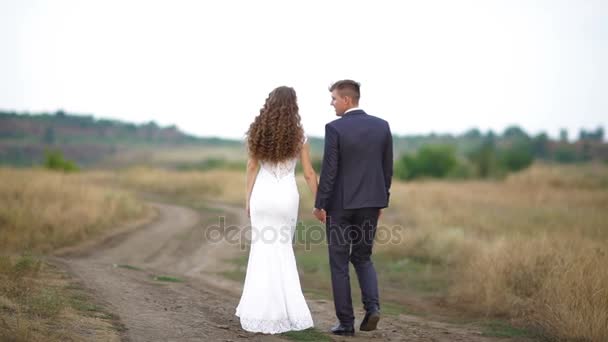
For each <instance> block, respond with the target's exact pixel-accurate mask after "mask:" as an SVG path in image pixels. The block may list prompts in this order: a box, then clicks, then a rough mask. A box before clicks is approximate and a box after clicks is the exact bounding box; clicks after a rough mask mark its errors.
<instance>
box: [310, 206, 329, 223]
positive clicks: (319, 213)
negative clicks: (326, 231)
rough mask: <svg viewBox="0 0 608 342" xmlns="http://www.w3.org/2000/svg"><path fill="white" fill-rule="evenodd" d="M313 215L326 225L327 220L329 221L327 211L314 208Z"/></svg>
mask: <svg viewBox="0 0 608 342" xmlns="http://www.w3.org/2000/svg"><path fill="white" fill-rule="evenodd" d="M312 214H313V215H315V217H316V218H317V220H319V221H321V222H323V223H325V220H326V219H327V213H326V212H325V210H323V209H317V208H314V209H313V210H312Z"/></svg>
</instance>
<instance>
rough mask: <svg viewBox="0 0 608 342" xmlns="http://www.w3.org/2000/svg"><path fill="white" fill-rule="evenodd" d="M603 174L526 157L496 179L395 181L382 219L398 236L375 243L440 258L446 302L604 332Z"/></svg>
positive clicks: (542, 324) (606, 237)
mask: <svg viewBox="0 0 608 342" xmlns="http://www.w3.org/2000/svg"><path fill="white" fill-rule="evenodd" d="M607 174H608V167H606V166H602V165H586V166H577V167H566V168H563V167H555V166H547V165H535V166H534V167H532V168H531V169H530V170H528V171H526V172H523V173H520V174H516V175H514V176H512V177H510V178H508V179H507V180H506V181H505V182H477V181H475V182H420V183H408V184H399V183H398V184H396V186H395V187H394V189H393V191H392V194H393V195H392V205H391V206H392V207H393V209H392V210H390V211H389V212H388V215H387V217H386V219H390V220H392V222H393V223H398V224H400V225H402V226H403V227H404V228H403V229H404V231H403V236H402V237H403V239H402V240H401V242H400V243H398V244H395V245H384V246H379V248H378V251H379V253H388V254H391V255H394V256H401V257H404V258H405V257H409V258H417V259H422V260H429V261H432V262H435V263H439V264H442V265H444V266H445V267H446V268H448V269H449V270H450V279H449V280H450V283H451V286H450V289H449V302H451V303H452V304H453V305H457V306H461V307H464V308H466V309H468V310H471V311H474V312H478V313H482V314H485V315H488V316H503V317H510V318H511V319H513V320H514V321H516V322H519V323H520V324H523V325H526V326H529V327H533V328H539V329H541V330H542V331H543V332H544V333H545V334H546V335H548V336H551V337H554V338H558V339H561V338H563V339H579V340H586V341H598V342H599V341H607V340H608V267H606V266H605V265H607V264H608V248H607V247H606V246H607V244H606V242H607V241H608V212H607V211H606V208H608V186H607V184H608V183H607V182H606V175H607ZM396 209H398V210H396Z"/></svg>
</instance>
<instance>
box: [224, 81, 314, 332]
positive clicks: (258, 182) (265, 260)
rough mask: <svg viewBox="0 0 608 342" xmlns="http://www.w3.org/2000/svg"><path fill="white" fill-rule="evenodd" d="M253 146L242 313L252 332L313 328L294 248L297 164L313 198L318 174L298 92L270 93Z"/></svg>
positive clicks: (253, 131)
mask: <svg viewBox="0 0 608 342" xmlns="http://www.w3.org/2000/svg"><path fill="white" fill-rule="evenodd" d="M247 147H248V150H249V160H248V162H247V196H246V210H247V215H248V216H249V217H250V219H251V249H250V251H249V261H248V263H247V275H246V277H245V284H244V286H243V294H242V296H241V300H240V302H239V304H238V306H237V308H236V315H237V316H238V317H239V318H240V321H241V326H242V327H243V329H245V330H247V331H250V332H260V333H266V334H277V333H282V332H286V331H290V330H303V329H307V328H310V327H312V326H313V321H312V317H311V315H310V310H309V309H308V306H307V304H306V301H305V299H304V295H303V294H302V289H301V287H300V279H299V276H298V269H297V267H296V260H295V257H294V253H293V246H292V238H293V235H294V232H295V227H296V221H297V216H298V206H299V202H300V197H299V193H298V188H297V186H296V179H295V175H294V173H295V172H294V171H295V168H296V163H297V160H298V159H300V162H301V164H302V169H303V171H304V178H305V179H306V183H307V184H308V187H309V189H310V191H311V192H312V194H313V198H314V197H315V195H316V192H317V175H316V174H315V171H314V169H313V168H312V164H311V161H310V147H309V145H308V143H307V139H306V137H305V135H304V130H303V129H302V124H301V123H300V115H299V113H298V105H297V100H296V92H295V91H294V89H293V88H290V87H278V88H276V89H274V90H273V91H272V92H271V93H270V94H269V96H268V98H267V99H266V103H265V104H264V107H263V108H262V109H261V110H260V114H259V115H258V116H257V117H256V118H255V120H254V121H253V123H252V124H251V126H250V127H249V131H248V132H247Z"/></svg>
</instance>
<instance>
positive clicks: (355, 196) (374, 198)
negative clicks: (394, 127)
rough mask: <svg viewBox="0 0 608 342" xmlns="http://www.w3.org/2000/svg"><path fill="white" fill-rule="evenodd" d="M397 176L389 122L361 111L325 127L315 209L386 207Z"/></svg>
mask: <svg viewBox="0 0 608 342" xmlns="http://www.w3.org/2000/svg"><path fill="white" fill-rule="evenodd" d="M392 176H393V138H392V135H391V130H390V126H389V124H388V122H386V121H384V120H382V119H380V118H377V117H375V116H371V115H368V114H367V113H365V112H364V111H363V110H360V109H357V110H354V111H351V112H348V113H346V114H344V115H343V116H342V117H341V118H339V119H337V120H334V121H332V122H330V123H328V124H327V125H325V152H324V155H323V166H322V169H321V179H320V180H319V188H318V190H317V198H316V200H315V208H319V209H325V210H326V211H333V210H340V209H360V208H386V207H388V202H389V197H390V187H391V180H392Z"/></svg>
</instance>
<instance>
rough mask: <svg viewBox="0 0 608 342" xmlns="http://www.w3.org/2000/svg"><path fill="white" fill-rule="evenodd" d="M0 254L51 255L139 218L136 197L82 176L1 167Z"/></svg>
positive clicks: (141, 210) (140, 204)
mask: <svg viewBox="0 0 608 342" xmlns="http://www.w3.org/2000/svg"><path fill="white" fill-rule="evenodd" d="M0 179H2V182H0V251H1V252H2V253H20V252H24V251H31V252H36V253H45V252H49V251H51V250H53V249H55V248H58V247H62V246H66V245H70V244H73V243H76V242H78V241H82V240H84V239H86V238H89V237H91V236H93V235H95V234H97V233H98V232H100V231H101V230H104V229H107V228H109V227H112V226H113V225H115V224H117V223H119V222H122V221H125V220H129V219H132V218H136V217H138V216H140V215H141V214H142V213H143V212H144V210H145V206H144V204H142V203H141V202H139V201H138V200H137V199H136V198H134V197H133V195H131V194H129V193H127V192H123V191H117V190H110V189H105V188H103V187H102V186H99V185H94V184H89V182H88V181H87V180H85V179H84V178H83V177H82V176H79V175H75V174H65V173H58V172H53V171H45V170H34V169H25V170H24V169H11V168H0Z"/></svg>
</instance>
